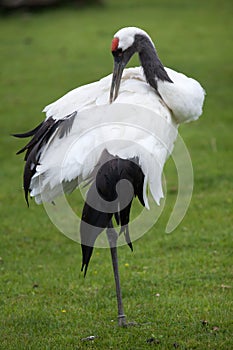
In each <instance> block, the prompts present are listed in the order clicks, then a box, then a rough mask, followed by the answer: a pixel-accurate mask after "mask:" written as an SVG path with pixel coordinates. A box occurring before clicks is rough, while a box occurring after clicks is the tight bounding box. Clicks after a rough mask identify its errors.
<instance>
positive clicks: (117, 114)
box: [31, 67, 204, 207]
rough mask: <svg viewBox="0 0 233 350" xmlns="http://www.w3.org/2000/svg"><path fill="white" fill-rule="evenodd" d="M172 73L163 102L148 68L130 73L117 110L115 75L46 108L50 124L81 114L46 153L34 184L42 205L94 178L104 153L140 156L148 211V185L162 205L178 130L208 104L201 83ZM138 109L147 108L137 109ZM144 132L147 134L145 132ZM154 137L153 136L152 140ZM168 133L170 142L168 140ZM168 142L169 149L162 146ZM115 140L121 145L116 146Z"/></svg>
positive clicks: (160, 87) (160, 88)
mask: <svg viewBox="0 0 233 350" xmlns="http://www.w3.org/2000/svg"><path fill="white" fill-rule="evenodd" d="M166 71H167V72H168V74H169V76H170V77H171V79H172V80H173V84H169V83H168V82H159V83H158V91H159V93H160V95H161V96H162V98H163V100H161V98H160V97H159V96H158V95H156V94H155V92H154V89H153V88H152V87H151V86H150V85H149V84H148V83H147V82H146V80H145V77H144V74H143V70H142V68H141V67H137V68H129V69H126V70H125V71H124V73H123V77H122V81H121V87H120V93H119V96H118V98H117V99H116V100H115V101H114V102H113V103H112V104H111V105H109V89H110V84H111V79H112V75H109V76H107V77H105V78H103V79H101V80H100V81H97V82H94V83H92V84H88V85H84V86H81V87H78V88H76V89H74V90H72V91H70V92H68V93H67V94H66V95H64V96H63V97H61V98H60V99H58V100H57V101H55V102H53V103H51V104H50V105H48V106H47V107H45V109H44V112H45V113H46V119H48V118H49V117H52V118H53V119H56V120H58V119H62V118H64V117H65V116H67V115H70V114H71V113H73V112H74V111H77V115H76V117H75V120H74V123H73V126H72V129H71V131H70V133H69V135H68V136H67V137H65V138H63V139H62V140H60V139H59V138H58V137H56V134H55V135H53V137H52V139H51V140H50V142H49V144H48V145H47V146H46V147H45V148H44V149H43V151H42V154H41V157H40V165H38V166H37V168H36V173H35V175H34V176H33V178H32V181H31V189H32V191H31V196H32V197H35V199H36V202H37V203H41V201H42V199H43V201H52V200H54V198H55V197H56V196H58V195H59V194H61V192H62V190H63V189H62V186H61V183H63V185H64V191H66V192H71V191H73V190H74V188H75V187H76V186H77V184H79V183H80V182H82V181H83V180H85V179H86V178H88V176H89V175H90V174H91V172H92V171H93V168H94V167H95V165H96V164H97V162H98V158H99V156H100V154H101V153H102V151H103V150H104V149H107V150H108V151H109V153H111V154H113V155H117V156H119V157H121V158H123V159H127V158H132V157H135V156H137V157H139V163H140V164H141V165H142V170H143V173H144V174H145V181H146V182H145V186H144V201H145V203H146V206H147V207H148V201H147V196H146V184H147V180H148V181H149V184H150V190H151V193H152V195H153V197H154V199H155V201H156V202H157V203H159V200H160V198H162V197H163V193H162V185H161V174H162V170H163V166H164V163H165V161H166V159H167V157H168V156H169V155H170V153H171V151H172V146H173V143H174V141H175V139H176V135H177V133H176V129H177V127H178V125H179V123H181V122H188V121H191V120H196V119H197V118H198V117H199V116H200V114H201V113H202V105H203V100H204V90H203V89H202V87H201V86H200V84H199V83H198V82H197V81H196V80H194V79H191V78H188V77H186V76H185V75H184V74H181V73H177V72H175V71H174V70H172V69H169V68H166ZM126 104H127V105H128V106H126ZM116 105H118V106H116ZM119 105H121V106H119ZM115 106H116V107H115ZM133 106H140V107H143V108H136V109H135V107H134V109H132V107H133ZM145 109H146V110H145ZM148 110H150V111H148ZM84 111H85V113H84ZM146 111H148V115H146ZM151 111H153V113H152V112H151ZM123 123H126V124H128V127H126V126H125V125H123ZM116 124H118V125H116ZM129 125H131V127H130V126H129ZM133 125H134V128H133ZM141 128H144V129H145V130H144V132H143V133H142V131H141ZM116 132H117V133H116ZM149 132H151V133H152V136H151V135H150V137H149V136H148V133H149ZM164 132H166V136H165V137H164V135H163V136H162V133H164ZM153 135H154V136H153ZM162 137H163V143H164V144H161V142H159V138H162ZM111 140H112V141H114V140H117V142H116V143H115V145H114V147H113V145H112V144H111ZM120 140H121V141H128V142H132V143H133V144H134V145H133V146H132V145H131V147H130V149H129V147H126V146H125V144H124V143H122V147H121V146H120V143H119V141H120ZM72 145H73V146H72ZM139 145H144V147H145V150H144V152H141V151H140V149H139V148H140V147H139ZM71 146H72V147H71ZM117 147H118V148H117ZM71 148H72V149H71ZM68 150H69V151H68ZM61 165H62V166H61Z"/></svg>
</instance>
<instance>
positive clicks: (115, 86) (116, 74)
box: [109, 57, 125, 103]
mask: <svg viewBox="0 0 233 350" xmlns="http://www.w3.org/2000/svg"><path fill="white" fill-rule="evenodd" d="M124 68H125V63H124V62H123V60H122V59H119V57H115V59H114V69H113V75H112V84H111V89H110V99H109V102H110V103H112V102H113V101H115V99H116V98H117V96H118V93H119V89H120V84H121V77H122V73H123V70H124Z"/></svg>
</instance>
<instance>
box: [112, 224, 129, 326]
mask: <svg viewBox="0 0 233 350" xmlns="http://www.w3.org/2000/svg"><path fill="white" fill-rule="evenodd" d="M107 237H108V241H109V245H110V251H111V257H112V267H113V273H114V278H115V285H116V296H117V306H118V325H119V326H126V325H127V323H126V317H125V314H124V309H123V302H122V295H121V287H120V277H119V270H118V257H117V238H118V234H117V232H116V230H115V229H114V228H113V225H112V220H111V221H110V223H109V225H108V227H107Z"/></svg>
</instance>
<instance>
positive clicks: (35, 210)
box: [0, 0, 233, 350]
mask: <svg viewBox="0 0 233 350" xmlns="http://www.w3.org/2000/svg"><path fill="white" fill-rule="evenodd" d="M232 10H233V6H232V2H231V1H226V0H225V1H222V2H221V3H219V1H214V0H212V1H208V2H205V1H201V0H196V1H187V0H186V1H185V0H176V1H169V0H158V1H152V0H151V1H149V0H144V1H139V0H136V1H133V0H131V1H127V2H124V1H123V0H118V1H113V0H112V1H107V0H106V1H105V6H104V7H93V8H82V9H76V10H74V9H73V8H65V9H61V8H60V9H58V10H53V11H48V12H45V11H43V12H41V13H35V14H25V13H21V12H20V13H17V14H14V15H12V16H8V17H2V18H1V19H0V43H1V45H0V64H1V73H0V76H1V89H0V101H1V104H0V118H1V119H0V120H1V131H0V132H1V149H0V164H1V169H0V181H1V187H2V188H1V192H0V206H1V211H0V213H1V214H0V215H1V244H0V257H1V259H0V271H1V273H0V339H1V343H0V349H15V350H16V349H17V350H18V349H19V350H20V349H23V350H24V349H33V350H34V349H62V350H63V349H127V350H130V349H132V350H135V349H138V350H139V349H140V350H141V349H150V348H153V349H174V348H176V347H177V346H179V349H212V350H213V349H231V348H232V347H233V342H232V334H233V324H232V311H233V310H232V287H233V285H232V232H233V211H232V208H233V199H232V198H233V185H232V177H233V165H232V159H233V151H232V149H233V139H232V47H231V42H232V33H233V31H232ZM127 25H136V26H139V27H143V28H144V29H146V30H147V31H148V32H149V33H150V34H151V36H152V38H153V39H154V40H155V42H156V46H157V49H158V51H159V55H160V57H161V59H162V61H163V62H164V64H165V65H166V66H169V67H172V68H175V69H177V70H180V71H183V72H184V73H186V74H188V75H191V76H194V77H195V78H196V79H198V80H199V81H200V82H201V83H202V85H203V86H204V87H205V89H206V91H207V98H206V103H205V108H204V115H203V117H201V119H200V120H199V121H198V122H195V123H193V124H189V125H183V126H182V127H181V128H180V133H181V135H182V137H183V139H184V141H185V143H186V145H187V147H188V149H189V151H190V154H191V158H192V163H193V168H194V174H195V187H194V192H193V197H192V202H191V205H190V208H189V211H188V213H187V215H186V217H185V218H184V220H183V222H182V223H181V225H180V226H179V227H178V228H177V229H176V230H175V231H174V232H173V233H172V234H169V235H168V234H165V233H164V230H165V226H166V222H167V219H168V217H169V214H170V211H171V208H172V205H173V203H174V200H175V197H176V193H175V192H174V188H175V187H176V186H177V176H176V172H175V169H174V165H173V163H172V161H169V162H168V164H167V165H166V171H165V175H166V180H167V188H168V196H167V203H166V207H165V210H164V212H163V214H162V216H161V218H160V219H159V221H158V222H157V224H156V226H155V227H154V228H153V229H151V231H150V232H149V233H147V234H146V235H144V236H143V237H142V238H141V239H140V240H138V241H137V242H134V253H133V254H132V253H131V252H130V251H129V249H128V247H125V246H124V247H120V248H119V259H120V274H121V282H122V289H123V298H124V305H125V312H126V314H127V316H128V319H129V321H131V320H133V321H136V322H138V323H139V325H137V326H135V327H130V328H126V329H121V328H119V327H118V326H117V323H116V300H115V290H114V282H113V276H112V270H111V262H110V254H109V251H108V250H107V249H96V250H95V252H94V256H93V259H92V260H91V263H90V268H89V272H88V276H87V278H86V279H85V280H84V279H83V276H82V275H81V274H80V265H81V250H80V246H79V245H78V244H77V243H75V242H72V241H70V240H69V239H67V238H66V237H65V236H63V235H62V234H61V233H59V232H58V231H57V229H56V228H55V227H54V226H53V224H52V223H51V222H50V221H49V218H48V217H47V215H46V213H45V211H44V210H43V207H41V206H36V205H35V204H34V203H33V202H32V204H31V206H30V209H27V207H26V205H25V204H24V200H23V192H22V189H21V187H22V185H21V182H22V179H21V174H22V166H23V164H22V157H20V156H18V157H16V156H15V152H16V150H17V149H19V148H20V146H21V145H22V144H23V143H22V142H21V141H19V140H16V139H13V138H11V137H10V136H9V135H10V134H11V133H13V132H21V131H24V130H28V129H30V128H32V127H34V126H35V125H36V124H38V123H39V122H40V121H41V120H42V118H43V115H42V114H41V113H40V110H42V108H43V106H45V105H46V104H48V103H49V102H51V101H52V100H54V99H56V98H58V97H59V96H61V95H62V94H64V93H65V92H66V91H68V90H69V89H71V88H73V87H75V86H78V85H83V84H85V83H88V82H91V81H94V80H97V79H99V78H100V77H102V76H104V75H106V74H108V73H109V72H110V71H111V70H112V58H111V55H110V52H109V46H110V42H111V39H112V35H113V33H114V32H115V31H116V30H117V29H118V28H120V27H122V26H127ZM134 62H135V63H136V62H137V61H136V60H135V61H134ZM75 205H76V206H77V208H78V210H80V206H81V203H80V202H77V203H76V204H75ZM125 264H126V265H125ZM127 264H129V266H128V265H127ZM158 294H159V296H158ZM203 320H204V321H207V323H205V322H203ZM90 335H96V336H98V338H96V339H95V340H94V341H89V342H88V341H82V340H81V339H82V338H85V337H88V336H90ZM150 338H155V339H156V341H154V342H152V343H148V342H147V339H150Z"/></svg>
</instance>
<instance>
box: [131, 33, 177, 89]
mask: <svg viewBox="0 0 233 350" xmlns="http://www.w3.org/2000/svg"><path fill="white" fill-rule="evenodd" d="M135 41H136V45H137V51H138V54H139V59H140V61H141V65H142V68H143V71H144V74H145V77H146V80H147V82H148V83H149V84H150V85H151V86H152V87H153V88H155V89H156V90H157V81H158V80H161V81H168V82H170V83H172V80H171V79H170V78H169V76H168V74H167V72H166V70H165V69H164V66H163V64H162V62H161V61H160V59H159V57H158V55H157V52H156V50H155V47H154V46H153V44H152V43H151V41H150V40H149V38H147V37H145V36H143V35H136V36H135Z"/></svg>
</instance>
